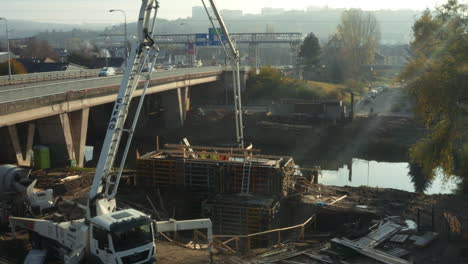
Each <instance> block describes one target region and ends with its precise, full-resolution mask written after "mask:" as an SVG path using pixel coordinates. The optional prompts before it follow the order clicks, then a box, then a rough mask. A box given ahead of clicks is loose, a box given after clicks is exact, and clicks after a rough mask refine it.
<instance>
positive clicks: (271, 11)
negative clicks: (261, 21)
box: [262, 7, 284, 16]
mask: <svg viewBox="0 0 468 264" xmlns="http://www.w3.org/2000/svg"><path fill="white" fill-rule="evenodd" d="M282 13H284V8H272V7H264V8H262V16H277V15H281V14H282Z"/></svg>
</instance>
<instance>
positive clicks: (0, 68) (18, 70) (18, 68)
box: [0, 59, 28, 75]
mask: <svg viewBox="0 0 468 264" xmlns="http://www.w3.org/2000/svg"><path fill="white" fill-rule="evenodd" d="M10 63H11V74H23V73H28V71H26V68H25V67H24V65H23V64H22V63H21V62H19V61H17V60H15V59H11V60H10ZM0 75H8V60H7V61H5V62H2V63H0Z"/></svg>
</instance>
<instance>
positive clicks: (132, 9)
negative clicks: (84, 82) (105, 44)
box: [0, 0, 445, 24]
mask: <svg viewBox="0 0 468 264" xmlns="http://www.w3.org/2000/svg"><path fill="white" fill-rule="evenodd" d="M159 2H160V5H161V9H160V13H159V14H160V17H161V18H168V19H175V18H179V17H187V16H191V10H192V6H195V5H200V4H201V0H160V1H159ZM443 2H445V1H444V0H388V1H382V0H328V1H326V0H325V1H324V0H289V1H285V0H282V1H280V0H217V1H216V4H217V6H218V8H219V9H241V10H243V11H244V13H260V10H261V8H262V7H281V8H286V9H305V8H307V7H308V6H326V5H328V6H329V7H344V8H350V7H358V8H362V9H367V10H376V9H419V10H421V9H425V8H427V7H429V8H433V7H434V6H435V5H436V4H440V3H443ZM140 3H141V2H140V1H139V0H0V17H7V18H9V19H23V20H34V21H42V22H58V23H67V24H73V23H119V22H120V21H122V15H120V14H117V13H112V14H111V13H108V12H107V11H108V10H109V9H112V8H114V9H116V8H119V9H124V10H125V11H126V12H127V15H128V16H129V17H128V19H129V20H136V16H137V11H138V9H139V7H140Z"/></svg>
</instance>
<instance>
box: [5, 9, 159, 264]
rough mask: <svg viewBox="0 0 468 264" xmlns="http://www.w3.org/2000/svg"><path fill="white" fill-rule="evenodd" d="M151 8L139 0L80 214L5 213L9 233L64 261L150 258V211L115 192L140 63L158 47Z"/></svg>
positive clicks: (124, 263)
mask: <svg viewBox="0 0 468 264" xmlns="http://www.w3.org/2000/svg"><path fill="white" fill-rule="evenodd" d="M157 9H158V1H156V0H142V3H141V8H140V12H139V17H138V38H137V40H136V42H135V43H133V46H132V49H131V53H130V56H129V59H128V61H127V66H126V68H125V72H124V75H123V78H122V82H121V85H120V89H119V92H118V95H117V99H116V101H115V104H114V108H113V110H112V114H111V118H110V122H109V126H108V128H107V132H106V137H105V140H104V143H103V147H102V150H101V154H100V157H99V162H98V165H97V168H96V174H95V176H94V180H93V183H92V186H91V189H90V192H89V195H88V202H87V205H86V206H84V205H80V206H81V208H82V209H84V211H85V212H86V217H85V218H82V219H78V220H73V221H53V220H45V219H36V218H21V217H13V216H12V217H10V218H9V221H10V225H11V227H12V230H13V232H14V230H15V228H16V227H20V228H24V229H27V230H29V231H30V240H31V243H32V246H33V248H42V249H45V250H47V254H48V255H49V254H52V255H54V256H55V257H57V258H59V259H61V260H63V262H64V263H80V262H82V261H86V263H115V264H129V263H154V262H155V241H154V233H155V232H156V230H155V228H156V227H155V225H154V224H153V223H154V222H153V221H152V220H151V218H150V216H148V215H146V214H144V213H142V212H139V211H137V210H134V209H123V210H120V209H117V206H116V194H117V189H118V185H119V180H120V178H121V175H122V169H123V166H124V162H125V159H126V157H127V154H128V150H129V147H130V141H131V138H132V136H133V132H134V129H135V127H136V121H137V119H138V115H139V113H140V110H141V107H142V102H143V97H144V94H145V92H146V89H147V87H148V85H149V80H150V76H151V71H152V67H151V68H150V71H149V72H145V73H142V69H143V68H145V67H146V65H154V63H155V61H156V57H157V54H158V48H157V47H156V45H155V43H154V41H153V39H152V35H153V31H154V27H155V22H156V14H157ZM140 77H144V78H146V80H145V83H144V86H143V88H142V89H143V94H142V95H141V97H140V100H139V104H138V107H137V111H136V114H135V118H134V120H133V123H132V125H131V127H130V128H124V124H125V120H126V118H127V115H128V112H129V106H130V102H131V100H132V97H133V93H134V91H135V89H136V88H137V86H138V84H139V80H140ZM123 133H128V137H127V142H126V143H127V144H126V146H125V150H124V153H123V157H122V159H121V161H120V162H121V163H120V169H119V171H117V172H114V171H113V165H114V160H115V157H116V153H117V150H118V149H119V144H120V140H121V138H122V134H123Z"/></svg>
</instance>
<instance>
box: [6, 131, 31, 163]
mask: <svg viewBox="0 0 468 264" xmlns="http://www.w3.org/2000/svg"><path fill="white" fill-rule="evenodd" d="M35 129H36V126H35V124H34V123H29V124H28V130H27V138H26V146H25V148H24V152H23V148H22V147H21V145H22V144H21V140H20V137H19V135H18V129H17V127H16V125H10V126H8V132H9V134H10V140H11V143H12V145H13V151H14V152H15V156H16V162H17V164H18V165H19V166H27V167H29V166H31V156H32V151H33V150H32V146H33V142H34V132H35Z"/></svg>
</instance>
